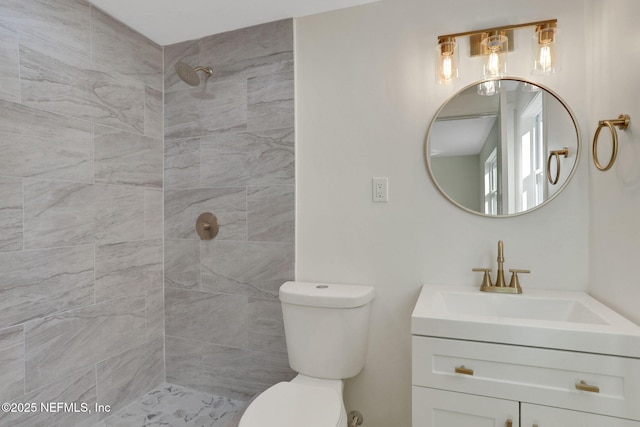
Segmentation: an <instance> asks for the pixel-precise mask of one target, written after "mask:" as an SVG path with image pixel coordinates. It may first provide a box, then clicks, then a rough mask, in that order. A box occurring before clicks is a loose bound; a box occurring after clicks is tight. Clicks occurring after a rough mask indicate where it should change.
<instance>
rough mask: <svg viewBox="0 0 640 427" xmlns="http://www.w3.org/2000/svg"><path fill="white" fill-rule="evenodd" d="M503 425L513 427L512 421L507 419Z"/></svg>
mask: <svg viewBox="0 0 640 427" xmlns="http://www.w3.org/2000/svg"><path fill="white" fill-rule="evenodd" d="M505 427H513V421H511V420H507V422H506V423H505Z"/></svg>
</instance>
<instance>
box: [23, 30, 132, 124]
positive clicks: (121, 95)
mask: <svg viewBox="0 0 640 427" xmlns="http://www.w3.org/2000/svg"><path fill="white" fill-rule="evenodd" d="M20 82H21V93H22V102H23V104H25V105H28V106H30V107H34V108H38V109H42V110H47V111H53V112H57V113H61V114H65V115H68V116H72V117H76V118H81V119H86V120H91V121H94V122H96V123H101V124H104V125H108V126H113V127H117V128H119V129H123V130H128V131H132V132H137V133H143V132H144V103H145V85H144V83H143V82H141V81H138V80H135V79H132V78H131V77H128V76H124V75H122V74H119V73H117V72H115V71H111V70H107V69H105V68H104V67H101V66H99V65H98V64H95V63H93V62H92V61H90V60H89V59H87V58H86V57H84V56H81V55H78V54H74V53H73V52H69V51H63V50H62V49H60V47H59V46H57V45H55V44H52V42H51V41H49V40H43V39H39V38H36V37H26V38H25V39H21V44H20Z"/></svg>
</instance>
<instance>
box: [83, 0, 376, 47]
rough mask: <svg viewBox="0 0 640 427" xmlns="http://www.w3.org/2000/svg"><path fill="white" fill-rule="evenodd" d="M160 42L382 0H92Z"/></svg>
mask: <svg viewBox="0 0 640 427" xmlns="http://www.w3.org/2000/svg"><path fill="white" fill-rule="evenodd" d="M89 1H90V2H91V3H92V4H93V5H94V6H96V7H97V8H99V9H100V10H102V11H104V12H106V13H107V14H109V15H111V16H113V17H114V18H116V19H117V20H118V21H120V22H122V23H124V24H126V25H128V26H130V27H131V28H133V29H134V30H136V31H138V32H139V33H141V34H143V35H145V36H146V37H148V38H150V39H151V40H153V41H154V42H156V43H158V44H159V45H162V46H165V45H170V44H174V43H178V42H181V41H185V40H194V39H199V38H202V37H204V36H209V35H211V34H218V33H223V32H225V31H230V30H236V29H238V28H244V27H250V26H252V25H258V24H264V23H266V22H271V21H277V20H280V19H285V18H292V17H293V18H297V17H301V16H306V15H313V14H316V13H321V12H327V11H330V10H335V9H343V8H346V7H351V6H357V5H361V4H365V3H372V2H374V1H378V0H270V1H265V0H179V1H176V0H89Z"/></svg>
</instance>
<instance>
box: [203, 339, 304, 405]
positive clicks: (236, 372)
mask: <svg viewBox="0 0 640 427" xmlns="http://www.w3.org/2000/svg"><path fill="white" fill-rule="evenodd" d="M202 376H203V378H204V381H205V384H206V386H207V388H208V389H209V390H207V391H210V392H218V393H221V394H223V395H226V396H229V397H232V398H240V399H245V400H247V399H248V398H251V396H252V395H254V394H255V393H258V392H261V391H263V390H265V389H267V388H268V387H270V386H271V385H273V384H275V383H277V382H280V381H289V380H291V379H292V378H293V377H295V376H296V373H295V372H294V371H293V370H292V369H291V368H290V367H289V363H288V360H287V358H286V357H282V356H280V355H273V354H269V353H263V352H258V351H251V350H246V349H238V348H231V347H224V346H219V345H214V344H207V343H205V344H203V352H202Z"/></svg>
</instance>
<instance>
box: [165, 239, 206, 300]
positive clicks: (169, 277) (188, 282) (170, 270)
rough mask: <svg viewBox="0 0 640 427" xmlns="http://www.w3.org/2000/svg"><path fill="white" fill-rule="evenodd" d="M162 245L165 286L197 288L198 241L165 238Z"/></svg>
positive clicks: (198, 266) (198, 273) (198, 270)
mask: <svg viewBox="0 0 640 427" xmlns="http://www.w3.org/2000/svg"><path fill="white" fill-rule="evenodd" d="M164 245H165V247H164V284H165V286H166V287H171V288H185V289H198V288H199V287H200V242H199V241H198V240H173V239H166V240H165V243H164Z"/></svg>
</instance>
